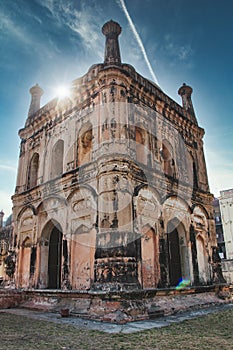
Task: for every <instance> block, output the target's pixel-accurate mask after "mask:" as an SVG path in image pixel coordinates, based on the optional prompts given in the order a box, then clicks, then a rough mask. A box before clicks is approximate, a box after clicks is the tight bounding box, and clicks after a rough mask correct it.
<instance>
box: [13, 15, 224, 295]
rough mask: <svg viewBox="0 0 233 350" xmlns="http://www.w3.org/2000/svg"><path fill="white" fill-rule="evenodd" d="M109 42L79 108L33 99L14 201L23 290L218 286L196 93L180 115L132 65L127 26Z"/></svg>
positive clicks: (187, 93) (109, 27)
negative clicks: (126, 57) (125, 47)
mask: <svg viewBox="0 0 233 350" xmlns="http://www.w3.org/2000/svg"><path fill="white" fill-rule="evenodd" d="M102 32H103V34H104V35H105V37H106V44H105V57H104V63H99V64H95V65H93V66H92V67H90V69H89V70H88V72H87V73H86V74H85V75H84V76H83V77H81V78H79V79H76V80H75V81H74V82H73V84H72V87H71V95H70V97H69V98H66V99H54V100H52V101H51V102H49V103H48V104H46V105H45V106H43V107H42V108H41V107H40V97H41V95H42V93H43V90H42V89H41V88H40V87H39V86H38V85H35V86H34V87H33V88H31V90H30V93H31V95H32V99H31V105H30V109H29V113H28V118H27V120H26V123H25V126H24V128H23V129H21V130H20V131H19V136H20V138H21V150H20V157H19V166H18V177H17V186H16V192H15V194H14V196H13V221H14V224H15V227H14V241H15V249H16V253H17V265H16V275H15V276H16V286H17V288H28V289H30V288H34V289H37V288H40V289H45V288H47V289H48V288H49V289H63V290H64V289H72V290H89V289H91V290H103V291H111V290H126V289H148V288H150V289H151V288H164V287H174V288H175V287H176V286H177V285H178V284H179V282H180V281H182V280H185V281H189V283H190V284H191V285H206V284H211V283H215V282H218V276H217V274H216V272H214V271H213V270H214V269H213V266H214V264H216V263H218V259H217V262H216V261H215V257H213V255H212V252H213V251H214V252H215V251H216V246H217V242H216V235H215V224H214V217H213V207H212V201H213V196H212V195H211V193H210V191H209V185H208V178H207V172H206V166H205V157H204V151H203V136H204V130H203V129H202V128H201V127H199V126H198V122H197V119H196V116H195V112H194V108H193V105H192V100H191V94H192V88H191V87H189V86H187V85H185V84H183V85H182V86H181V88H180V89H179V91H178V93H179V95H180V96H181V98H182V106H180V105H179V104H178V103H176V102H175V101H174V100H172V99H171V98H170V97H169V96H167V95H166V93H164V92H163V91H162V90H161V88H160V87H159V86H158V85H156V84H155V83H152V82H151V81H149V80H147V79H145V78H144V77H142V76H141V75H140V74H138V73H137V72H136V71H135V69H134V68H133V67H132V66H131V65H129V64H126V63H122V62H121V56H120V49H119V43H118V36H119V35H120V33H121V27H120V26H119V24H118V23H116V22H113V21H110V22H108V23H106V24H105V25H104V26H103V28H102ZM213 248H214V249H213ZM215 256H216V254H215ZM216 271H217V270H216Z"/></svg>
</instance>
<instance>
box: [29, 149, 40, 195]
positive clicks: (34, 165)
mask: <svg viewBox="0 0 233 350" xmlns="http://www.w3.org/2000/svg"><path fill="white" fill-rule="evenodd" d="M39 159H40V157H39V154H38V153H34V154H33V156H32V157H31V160H30V163H29V169H28V179H27V189H31V188H33V187H35V186H37V184H38V183H37V182H38V171H39Z"/></svg>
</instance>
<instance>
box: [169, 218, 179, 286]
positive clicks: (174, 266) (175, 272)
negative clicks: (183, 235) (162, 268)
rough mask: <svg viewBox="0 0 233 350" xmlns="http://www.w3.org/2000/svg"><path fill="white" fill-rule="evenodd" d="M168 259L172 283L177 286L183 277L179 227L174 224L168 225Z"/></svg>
mask: <svg viewBox="0 0 233 350" xmlns="http://www.w3.org/2000/svg"><path fill="white" fill-rule="evenodd" d="M168 260H169V277H170V278H169V279H170V285H171V286H177V285H178V284H179V282H180V280H181V279H182V272H181V260H180V246H179V235H178V232H177V229H176V228H175V227H174V226H173V225H172V224H170V225H169V227H168Z"/></svg>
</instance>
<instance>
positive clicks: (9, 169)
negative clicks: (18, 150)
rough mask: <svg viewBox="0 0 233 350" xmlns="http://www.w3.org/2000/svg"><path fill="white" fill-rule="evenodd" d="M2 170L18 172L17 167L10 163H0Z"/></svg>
mask: <svg viewBox="0 0 233 350" xmlns="http://www.w3.org/2000/svg"><path fill="white" fill-rule="evenodd" d="M0 170H6V171H12V172H14V173H16V168H15V167H13V166H10V165H5V164H0Z"/></svg>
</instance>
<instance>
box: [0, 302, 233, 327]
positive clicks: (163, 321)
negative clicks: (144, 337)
mask: <svg viewBox="0 0 233 350" xmlns="http://www.w3.org/2000/svg"><path fill="white" fill-rule="evenodd" d="M228 309H233V303H229V304H223V305H217V306H210V307H208V308H205V309H200V310H190V311H185V312H182V313H179V314H176V315H172V316H166V317H160V318H157V319H156V320H148V321H136V322H129V323H126V324H124V325H119V324H114V323H107V322H100V321H92V320H86V319H83V318H79V317H73V316H71V317H61V316H60V314H58V313H53V312H41V311H33V310H28V309H22V308H12V309H0V312H1V313H8V314H12V315H20V316H24V317H30V318H32V319H36V320H41V321H47V322H54V323H57V324H66V325H71V326H73V327H76V328H78V329H90V330H96V331H100V332H106V333H126V334H127V333H128V334H129V333H135V332H139V331H145V330H148V329H153V328H161V327H167V326H169V325H171V324H174V323H178V322H183V321H185V320H190V319H193V318H196V317H202V316H204V315H208V314H210V313H214V312H219V311H222V310H228Z"/></svg>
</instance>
